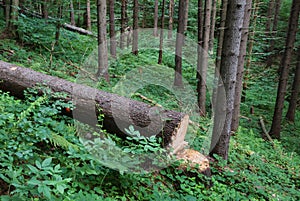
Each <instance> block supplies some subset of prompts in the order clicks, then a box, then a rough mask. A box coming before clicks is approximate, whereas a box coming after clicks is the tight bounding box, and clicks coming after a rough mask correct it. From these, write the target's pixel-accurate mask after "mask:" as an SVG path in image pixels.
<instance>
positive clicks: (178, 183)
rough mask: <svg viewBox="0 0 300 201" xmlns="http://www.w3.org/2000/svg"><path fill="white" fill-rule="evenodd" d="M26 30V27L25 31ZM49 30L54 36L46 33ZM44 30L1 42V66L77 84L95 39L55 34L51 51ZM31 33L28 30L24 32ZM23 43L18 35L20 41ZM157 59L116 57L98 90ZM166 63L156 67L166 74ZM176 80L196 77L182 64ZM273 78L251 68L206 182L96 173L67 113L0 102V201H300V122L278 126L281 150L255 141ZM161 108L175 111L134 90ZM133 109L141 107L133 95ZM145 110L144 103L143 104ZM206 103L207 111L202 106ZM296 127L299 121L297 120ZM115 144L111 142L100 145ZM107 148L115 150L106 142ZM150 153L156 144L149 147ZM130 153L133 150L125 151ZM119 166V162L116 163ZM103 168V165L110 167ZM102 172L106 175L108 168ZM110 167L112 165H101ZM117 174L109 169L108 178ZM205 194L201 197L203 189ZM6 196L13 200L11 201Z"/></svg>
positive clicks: (161, 93)
mask: <svg viewBox="0 0 300 201" xmlns="http://www.w3.org/2000/svg"><path fill="white" fill-rule="evenodd" d="M33 28H34V27H33ZM48 29H49V30H52V29H54V28H53V27H48ZM49 30H46V29H45V30H44V31H45V33H39V32H36V34H34V35H32V36H31V37H27V38H26V37H23V39H24V40H23V41H22V42H16V41H14V40H9V39H3V40H1V41H0V52H1V55H0V59H1V60H3V61H7V62H11V63H15V64H18V65H22V66H25V67H28V68H32V69H34V70H36V71H40V72H43V73H46V74H50V75H53V76H58V77H61V78H64V79H67V80H70V81H76V75H78V73H80V72H82V69H81V66H82V63H85V62H84V61H85V59H86V57H87V55H90V54H91V52H92V51H93V49H94V48H93V47H94V45H95V40H94V39H92V38H89V37H86V36H79V35H78V34H74V33H71V32H69V31H65V30H62V32H61V39H60V44H59V45H57V46H55V47H53V46H52V45H53V43H51V42H49V41H52V38H53V37H52V36H51V35H49V33H53V32H49ZM29 31H33V30H28V32H29ZM25 36H26V33H25ZM157 55H158V54H157V51H155V50H141V51H140V54H139V56H134V55H131V54H126V55H123V56H122V58H121V59H118V60H117V61H116V62H112V63H111V66H110V74H111V75H113V76H112V77H111V83H110V84H107V83H105V82H99V83H96V87H97V88H99V89H101V90H106V91H109V92H115V91H114V86H115V85H116V84H117V83H118V82H119V81H120V78H122V77H123V76H124V75H125V74H126V73H127V72H130V70H132V69H134V68H136V67H139V66H143V65H156V61H157ZM173 60H174V58H173V55H164V62H163V65H165V66H168V67H169V68H173V67H174V64H173ZM183 75H184V78H185V79H186V80H187V81H188V83H189V84H190V85H191V86H192V87H193V88H194V89H195V86H196V80H195V70H194V69H193V68H192V67H190V65H189V64H187V63H184V64H183ZM277 79H278V77H277V73H276V69H275V68H269V69H266V68H264V67H263V65H262V64H261V63H260V62H253V63H252V66H251V70H250V73H249V76H248V88H247V91H246V101H245V102H243V103H242V105H241V123H240V127H239V130H238V131H237V132H236V133H235V134H234V135H233V136H232V138H231V142H230V152H229V159H228V161H223V160H222V159H220V158H218V160H219V161H218V163H214V164H212V167H211V170H212V174H213V176H212V177H211V178H205V177H204V176H203V175H202V174H199V173H197V171H195V170H193V169H191V170H189V172H188V173H187V172H184V171H182V170H180V169H178V164H177V163H175V164H173V165H171V166H169V167H167V168H164V169H161V170H159V171H156V172H152V173H144V174H130V173H124V172H122V171H117V170H120V169H121V168H122V167H120V168H114V169H112V168H108V167H106V166H107V164H106V166H103V165H102V164H101V163H99V161H97V160H95V158H93V157H91V156H90V154H89V152H88V151H87V150H86V149H85V147H84V146H83V144H82V142H81V141H80V140H79V139H78V137H77V136H76V126H75V125H74V122H73V121H72V119H70V118H67V117H62V116H60V115H59V113H60V109H61V108H66V107H71V105H68V104H66V103H63V102H59V101H58V102H54V103H53V100H51V97H38V96H36V95H35V93H36V92H35V91H31V92H28V94H27V96H26V97H27V98H26V99H25V100H17V99H15V98H13V97H11V96H10V95H9V94H6V93H3V92H2V93H0V195H2V196H1V197H0V198H1V200H11V199H13V200H300V179H299V178H300V168H299V167H300V147H299V139H300V121H296V122H295V123H290V122H287V121H285V120H284V122H283V126H282V127H283V131H282V138H281V140H280V141H278V140H273V142H268V141H265V140H263V139H262V137H261V136H262V135H261V134H262V129H261V127H260V124H259V120H260V118H263V120H264V123H265V126H266V127H267V129H268V128H270V125H271V120H272V115H273V107H274V103H275V97H276V87H277V86H276V82H274V80H277ZM138 93H140V94H143V95H144V96H146V97H148V98H149V99H150V100H153V101H154V102H155V103H158V104H160V105H162V106H164V107H165V108H167V109H173V110H178V109H180V108H178V103H177V102H176V97H174V95H173V94H172V93H170V92H169V91H168V90H166V89H164V88H163V87H159V86H156V85H155V84H151V85H150V86H147V87H144V88H142V89H141V90H139V91H138ZM132 98H135V99H137V100H141V101H142V98H141V97H139V96H137V95H136V96H134V95H133V96H132ZM146 102H147V101H146ZM208 104H209V103H208ZM296 119H300V112H299V110H298V111H297V114H296ZM199 123H200V125H201V127H203V128H204V129H202V130H199V131H198V132H197V135H198V136H197V138H196V139H195V140H193V141H192V142H191V143H190V146H191V147H192V148H193V149H195V150H199V151H201V149H202V146H203V145H202V144H203V140H204V139H205V136H206V134H207V133H206V132H207V128H208V127H209V126H210V123H211V121H210V119H209V118H203V119H201V121H200V122H199ZM108 141H109V143H116V144H118V143H119V139H117V138H113V139H110V138H109V139H108ZM112 141H113V142H112ZM148 145H149V146H153V147H155V143H152V144H151V143H150V142H149V144H148ZM130 149H131V151H137V150H138V151H141V150H140V147H137V146H136V147H133V148H132V147H131V148H130ZM120 160H121V159H120ZM109 165H111V164H109ZM109 165H108V166H109ZM109 167H110V166H109ZM116 169H117V170H116ZM208 182H211V183H212V184H213V185H212V187H210V188H208V185H207V183H208ZM8 195H10V196H12V198H10V197H9V196H8Z"/></svg>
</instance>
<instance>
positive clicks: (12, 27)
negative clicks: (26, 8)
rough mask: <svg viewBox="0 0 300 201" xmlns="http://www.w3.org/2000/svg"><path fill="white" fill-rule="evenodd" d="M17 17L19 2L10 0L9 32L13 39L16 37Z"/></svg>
mask: <svg viewBox="0 0 300 201" xmlns="http://www.w3.org/2000/svg"><path fill="white" fill-rule="evenodd" d="M18 16H19V0H11V8H10V20H9V22H10V23H9V29H8V30H9V31H10V33H11V35H12V37H13V38H16V37H17V26H16V22H17V21H18Z"/></svg>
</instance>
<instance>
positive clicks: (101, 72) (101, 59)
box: [96, 0, 109, 82]
mask: <svg viewBox="0 0 300 201" xmlns="http://www.w3.org/2000/svg"><path fill="white" fill-rule="evenodd" d="M97 25H98V26H97V27H98V72H97V74H96V76H97V77H98V78H100V77H103V78H104V79H105V80H106V82H109V74H108V56H107V41H106V1H105V0H97Z"/></svg>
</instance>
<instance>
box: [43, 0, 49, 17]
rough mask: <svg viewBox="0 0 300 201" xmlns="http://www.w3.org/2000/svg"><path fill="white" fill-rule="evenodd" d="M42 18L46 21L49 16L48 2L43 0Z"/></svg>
mask: <svg viewBox="0 0 300 201" xmlns="http://www.w3.org/2000/svg"><path fill="white" fill-rule="evenodd" d="M42 16H43V18H44V19H46V20H47V19H48V17H49V14H48V0H44V1H43V2H42Z"/></svg>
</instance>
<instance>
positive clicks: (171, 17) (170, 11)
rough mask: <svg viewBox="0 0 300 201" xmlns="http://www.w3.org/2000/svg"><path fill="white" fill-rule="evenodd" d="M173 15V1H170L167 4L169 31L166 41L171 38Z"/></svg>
mask: <svg viewBox="0 0 300 201" xmlns="http://www.w3.org/2000/svg"><path fill="white" fill-rule="evenodd" d="M173 15H174V0H170V3H169V31H168V39H170V38H172V35H173V34H172V33H173Z"/></svg>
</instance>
